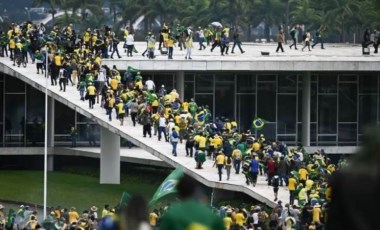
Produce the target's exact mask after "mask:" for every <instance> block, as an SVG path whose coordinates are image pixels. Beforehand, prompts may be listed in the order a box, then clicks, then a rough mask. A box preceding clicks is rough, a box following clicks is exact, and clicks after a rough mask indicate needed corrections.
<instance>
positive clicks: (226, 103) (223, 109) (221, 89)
mask: <svg viewBox="0 0 380 230" xmlns="http://www.w3.org/2000/svg"><path fill="white" fill-rule="evenodd" d="M209 106H211V105H209ZM234 109H235V87H234V84H233V83H229V82H218V81H217V82H216V84H215V115H216V116H224V117H227V118H229V119H233V118H234V117H235V114H234Z"/></svg>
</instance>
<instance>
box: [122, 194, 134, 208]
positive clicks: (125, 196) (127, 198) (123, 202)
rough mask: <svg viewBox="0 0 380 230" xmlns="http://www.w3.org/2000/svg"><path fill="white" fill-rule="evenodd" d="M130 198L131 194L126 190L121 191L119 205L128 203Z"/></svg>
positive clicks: (123, 205)
mask: <svg viewBox="0 0 380 230" xmlns="http://www.w3.org/2000/svg"><path fill="white" fill-rule="evenodd" d="M130 199H131V196H130V195H129V194H128V193H127V192H123V195H122V196H121V199H120V203H119V206H120V207H125V205H126V204H128V202H129V200H130Z"/></svg>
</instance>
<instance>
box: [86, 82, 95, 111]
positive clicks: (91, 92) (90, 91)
mask: <svg viewBox="0 0 380 230" xmlns="http://www.w3.org/2000/svg"><path fill="white" fill-rule="evenodd" d="M86 96H87V98H88V104H89V108H90V109H93V108H94V104H95V97H96V88H95V86H93V84H92V83H91V82H89V83H88V87H87V95H86Z"/></svg>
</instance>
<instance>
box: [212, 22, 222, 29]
mask: <svg viewBox="0 0 380 230" xmlns="http://www.w3.org/2000/svg"><path fill="white" fill-rule="evenodd" d="M211 25H213V26H215V27H220V28H222V27H223V25H222V23H220V22H213V23H211Z"/></svg>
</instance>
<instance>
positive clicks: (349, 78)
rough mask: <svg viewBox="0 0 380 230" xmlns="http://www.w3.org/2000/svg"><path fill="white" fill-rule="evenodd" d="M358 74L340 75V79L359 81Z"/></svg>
mask: <svg viewBox="0 0 380 230" xmlns="http://www.w3.org/2000/svg"><path fill="white" fill-rule="evenodd" d="M357 79H358V76H357V75H339V81H352V82H357Z"/></svg>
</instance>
